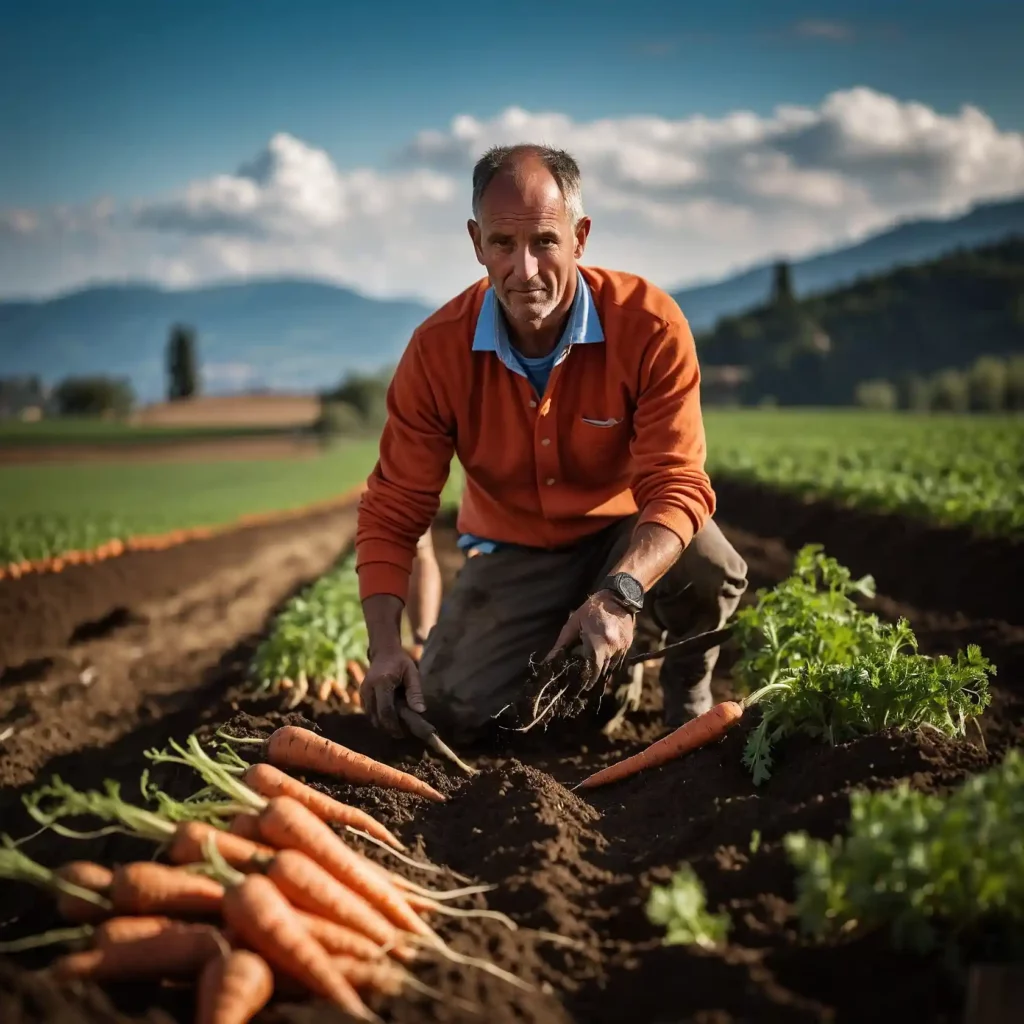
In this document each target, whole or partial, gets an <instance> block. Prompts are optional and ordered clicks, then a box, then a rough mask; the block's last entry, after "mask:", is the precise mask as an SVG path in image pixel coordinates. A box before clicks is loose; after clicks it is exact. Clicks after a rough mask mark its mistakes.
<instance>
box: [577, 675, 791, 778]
mask: <svg viewBox="0 0 1024 1024" xmlns="http://www.w3.org/2000/svg"><path fill="white" fill-rule="evenodd" d="M788 689H789V685H788V684H787V683H768V684H767V685H766V686H762V687H761V689H760V690H755V691H754V692H753V693H750V694H748V695H747V696H746V697H744V698H743V700H740V701H735V700H725V701H722V703H721V704H716V705H715V706H714V707H713V708H711V709H710V710H709V711H705V712H704V714H702V715H698V716H697V717H696V718H692V719H690V721H689V722H686V723H684V724H683V725H681V726H680V727H679V728H678V729H676V730H675V731H674V732H670V733H669V734H668V735H667V736H663V737H662V738H661V739H660V740H658V741H657V742H656V743H652V744H651V745H650V746H649V747H647V748H646V749H645V750H641V751H640V753H639V754H634V755H633V756H632V757H627V758H625V759H623V760H622V761H616V762H615V763H614V764H610V765H608V767H607V768H602V769H601V771H599V772H594V774H593V775H588V776H587V778H585V779H584V780H583V781H582V782H580V783H579V784H578V785H576V786H575V787H574V788H575V789H594V788H596V787H597V786H606V785H607V784H608V783H609V782H618V781H619V780H620V779H627V778H629V777H630V776H632V775H636V774H637V772H641V771H643V770H644V769H645V768H657V767H658V766H659V765H663V764H665V763H666V762H668V761H672V760H674V759H675V758H677V757H682V756H683V754H688V753H689V752H690V751H691V750H697V749H698V748H699V747H703V746H707V744H709V743H714V742H716V741H717V740H720V739H721V738H722V737H723V736H724V735H725V734H726V733H727V732H728V731H729V730H730V729H731V728H732V727H733V726H734V725H735V724H736V723H737V722H738V721H739V720H740V719H741V718H742V717H743V713H744V711H746V709H747V708H749V707H751V706H752V705H754V704H756V703H757V702H758V701H759V700H761V698H762V697H764V695H765V694H767V693H772V692H774V691H775V690H788Z"/></svg>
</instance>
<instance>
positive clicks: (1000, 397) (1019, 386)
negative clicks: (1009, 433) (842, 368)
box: [854, 355, 1024, 412]
mask: <svg viewBox="0 0 1024 1024" xmlns="http://www.w3.org/2000/svg"><path fill="white" fill-rule="evenodd" d="M854 397H855V399H856V402H857V404H858V405H860V406H863V407H864V408H867V409H908V410H910V411H913V412H1024V355H1014V356H1008V357H1006V358H1001V357H999V356H980V357H979V358H978V359H976V360H975V361H974V363H973V364H972V365H971V366H969V367H968V368H967V369H966V370H959V369H950V368H947V369H945V370H940V371H939V372H938V373H934V374H931V375H929V376H921V375H917V374H912V375H910V376H908V377H905V378H903V379H901V380H896V381H892V380H885V379H873V380H864V381H861V382H860V383H859V384H858V385H857V387H856V389H855V393H854Z"/></svg>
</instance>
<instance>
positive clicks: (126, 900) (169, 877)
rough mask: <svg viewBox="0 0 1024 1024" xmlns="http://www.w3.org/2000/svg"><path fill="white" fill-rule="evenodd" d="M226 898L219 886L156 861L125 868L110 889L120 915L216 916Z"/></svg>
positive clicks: (115, 876)
mask: <svg viewBox="0 0 1024 1024" xmlns="http://www.w3.org/2000/svg"><path fill="white" fill-rule="evenodd" d="M223 897H224V886H222V885H221V884H220V882H215V881H214V880H213V879H212V878H207V877H205V876H204V875H194V874H191V873H190V872H188V871H182V870H181V869H180V868H172V867H168V866H167V865H166V864H157V863H154V862H153V861H138V862H137V863H134V864H123V865H122V866H121V867H119V868H117V869H116V870H115V871H114V880H113V883H112V885H111V887H110V899H111V902H112V903H113V904H114V910H115V911H116V912H117V913H121V914H152V913H154V912H163V913H167V914H174V915H175V916H184V917H187V916H189V915H203V914H216V913H217V912H218V911H219V910H220V904H221V900H222V899H223Z"/></svg>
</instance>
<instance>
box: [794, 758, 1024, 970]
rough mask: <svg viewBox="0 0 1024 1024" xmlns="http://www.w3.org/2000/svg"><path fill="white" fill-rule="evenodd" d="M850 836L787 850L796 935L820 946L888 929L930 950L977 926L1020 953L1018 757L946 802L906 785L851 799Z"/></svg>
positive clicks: (1022, 839) (1021, 779) (1023, 821)
mask: <svg viewBox="0 0 1024 1024" xmlns="http://www.w3.org/2000/svg"><path fill="white" fill-rule="evenodd" d="M850 805H851V807H850V824H849V828H848V831H847V835H846V836H836V837H835V838H834V839H833V840H832V841H831V842H824V841H822V840H819V839H812V838H811V837H809V836H808V835H807V834H806V833H803V832H797V833H792V834H790V835H788V836H787V837H786V839H785V846H786V850H787V853H788V854H789V858H790V860H791V862H792V863H793V864H794V865H795V867H796V868H797V871H798V878H797V893H798V896H797V912H798V914H799V917H800V922H801V926H802V928H803V929H804V930H805V932H807V933H808V934H810V935H813V936H815V937H819V938H823V937H827V936H829V935H834V934H836V933H838V932H850V931H855V930H858V931H867V930H871V929H874V928H877V927H888V928H889V929H890V933H891V936H892V939H893V942H894V944H896V945H898V946H900V947H903V948H911V949H914V950H918V951H922V952H927V951H929V950H932V949H935V948H936V947H937V946H939V945H942V944H948V946H949V948H951V949H955V947H956V944H957V941H958V940H959V939H961V938H963V937H964V936H965V934H969V933H971V932H972V931H973V930H975V929H978V928H979V927H985V928H986V929H988V930H989V931H990V932H991V933H992V934H996V935H999V936H1001V937H1002V938H1004V939H1008V940H1009V941H1010V942H1011V943H1012V944H1013V945H1014V948H1016V950H1017V951H1018V952H1022V951H1024V754H1022V753H1021V751H1019V750H1011V751H1010V752H1009V753H1008V754H1007V755H1006V757H1005V758H1004V760H1003V762H1002V763H1001V764H1000V765H998V766H996V767H995V768H992V769H990V770H989V771H988V772H985V773H982V774H979V775H976V776H973V777H972V778H970V779H968V781H966V782H965V783H964V784H963V785H962V786H960V788H959V789H957V790H955V791H953V792H952V793H950V794H949V795H948V796H937V795H934V794H926V793H921V792H918V791H915V790H912V789H910V788H909V787H908V786H907V785H906V784H902V785H900V786H898V787H897V788H895V789H891V790H887V791H883V792H878V793H870V792H864V791H858V792H856V793H854V794H853V796H852V797H851V801H850Z"/></svg>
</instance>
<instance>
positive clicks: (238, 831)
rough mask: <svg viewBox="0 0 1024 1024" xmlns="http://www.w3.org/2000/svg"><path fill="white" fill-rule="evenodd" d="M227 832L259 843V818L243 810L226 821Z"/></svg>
mask: <svg viewBox="0 0 1024 1024" xmlns="http://www.w3.org/2000/svg"><path fill="white" fill-rule="evenodd" d="M228 832H230V833H231V834H232V835H233V836H241V837H242V838H243V839H248V840H250V841H251V842H254V843H259V842H260V838H261V837H260V822H259V818H258V817H257V816H256V815H255V814H246V813H245V812H244V811H243V812H242V813H241V814H236V815H235V816H234V817H233V818H232V819H231V821H230V822H228Z"/></svg>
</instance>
